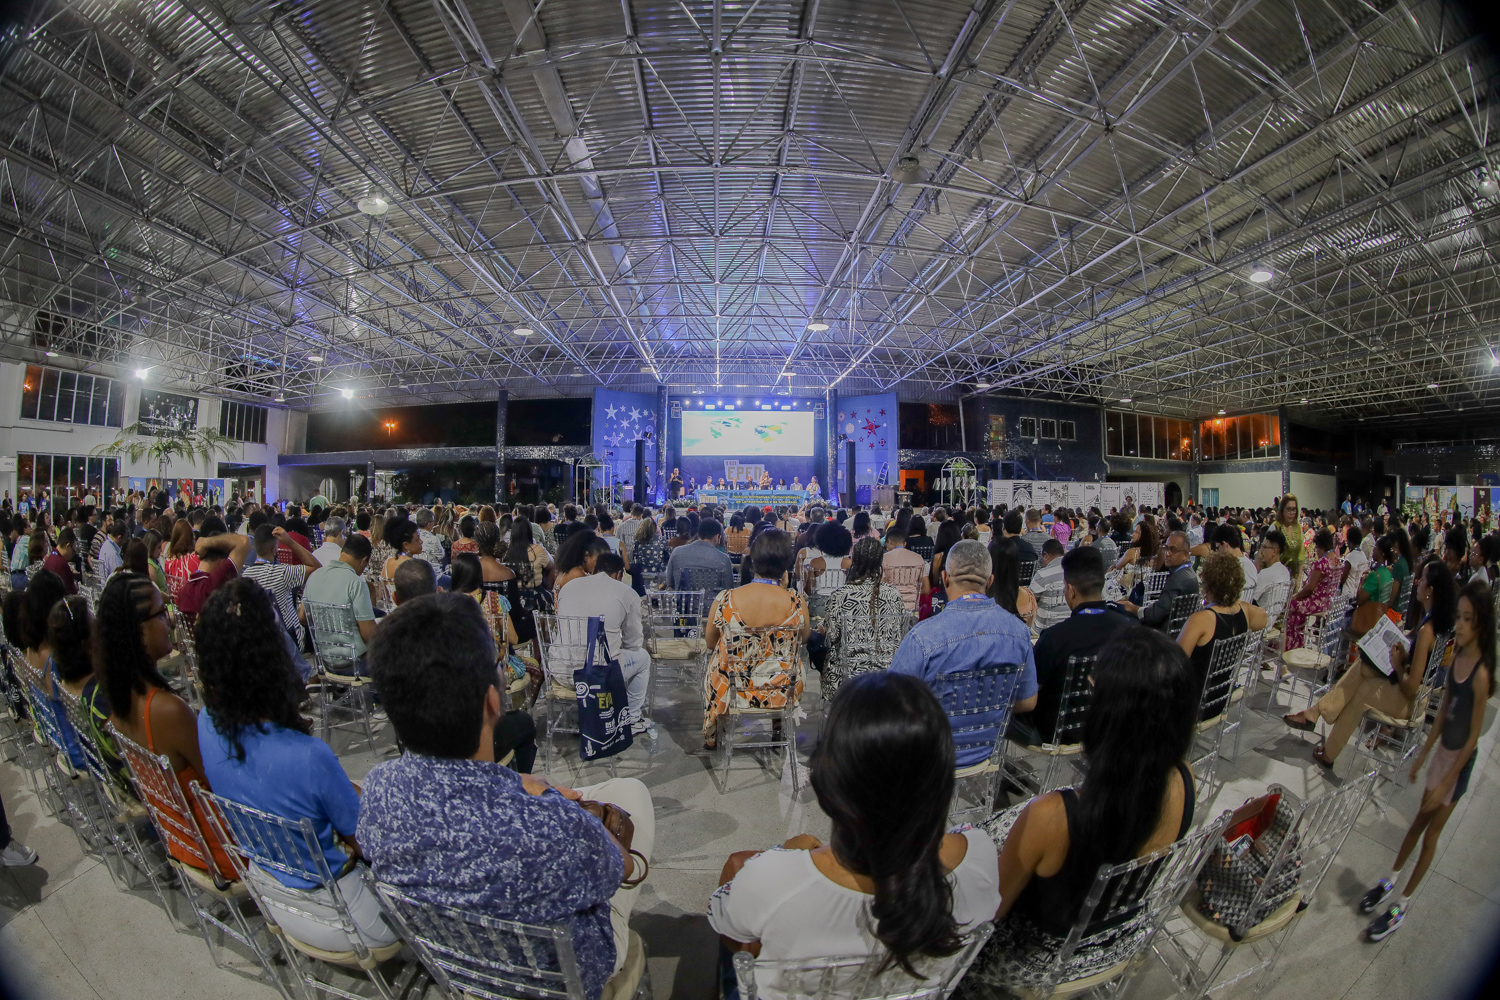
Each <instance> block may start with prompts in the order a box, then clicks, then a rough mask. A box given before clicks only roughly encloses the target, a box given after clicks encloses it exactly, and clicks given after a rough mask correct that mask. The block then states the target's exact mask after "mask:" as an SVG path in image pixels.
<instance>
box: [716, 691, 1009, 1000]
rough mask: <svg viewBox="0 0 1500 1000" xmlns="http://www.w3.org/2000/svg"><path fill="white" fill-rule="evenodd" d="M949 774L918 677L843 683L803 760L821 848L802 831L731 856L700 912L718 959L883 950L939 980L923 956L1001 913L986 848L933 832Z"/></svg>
mask: <svg viewBox="0 0 1500 1000" xmlns="http://www.w3.org/2000/svg"><path fill="white" fill-rule="evenodd" d="M953 767H954V765H953V738H952V735H951V734H950V731H949V726H948V718H947V716H946V715H945V714H944V712H943V707H942V705H940V704H939V703H938V700H937V698H936V697H935V696H934V695H933V694H932V692H931V690H929V689H928V687H927V685H926V684H924V683H923V682H922V681H921V680H919V679H917V678H913V677H907V676H904V675H900V674H892V673H889V672H885V671H877V672H872V673H867V674H861V675H859V676H858V677H855V678H853V679H851V680H849V681H848V682H847V683H845V684H844V685H843V686H842V687H841V688H840V689H839V693H838V697H837V698H835V699H834V701H833V704H832V705H831V706H830V707H829V710H828V719H827V722H826V723H824V727H823V738H822V740H820V741H819V743H818V746H817V749H815V750H814V751H813V759H812V763H811V771H812V786H813V791H814V792H815V793H816V794H817V796H818V805H819V806H821V807H822V809H823V812H824V813H826V814H827V815H828V816H829V817H830V819H831V820H832V821H833V833H832V835H831V838H830V842H829V843H828V844H823V843H821V842H820V841H819V840H818V839H817V838H816V837H812V836H810V835H808V834H803V835H801V836H798V837H793V838H792V839H791V840H789V841H787V842H786V843H785V844H783V845H782V846H781V847H779V848H772V849H771V850H769V851H765V852H762V853H756V852H753V851H743V852H740V853H738V854H734V855H731V856H730V858H729V861H728V862H727V863H726V864H725V865H724V872H723V875H722V878H721V880H720V886H719V890H718V891H717V892H715V893H714V895H713V898H712V899H711V900H710V901H709V904H708V921H709V923H710V924H711V925H712V926H713V928H714V930H716V931H718V932H719V934H720V935H721V940H722V941H723V943H724V947H725V948H726V949H727V951H726V952H725V958H727V957H728V952H733V951H749V952H750V953H751V954H753V955H757V956H759V957H760V958H762V959H766V960H778V959H815V958H841V957H849V956H860V955H874V954H884V955H887V956H888V957H890V958H891V959H892V960H893V961H894V962H896V963H898V964H899V965H901V966H902V967H904V968H906V969H908V970H912V969H916V970H918V971H921V972H923V973H925V974H927V975H931V974H933V973H934V972H936V971H938V969H934V968H932V965H933V964H934V963H933V960H935V959H938V960H940V959H941V958H943V957H945V956H948V955H952V954H954V953H955V952H956V951H957V950H958V948H959V946H960V940H959V939H960V936H961V935H963V934H965V933H967V932H968V931H970V930H972V929H974V928H975V927H978V926H979V925H980V924H983V923H985V922H987V921H990V920H993V919H994V918H995V913H996V911H997V910H998V909H999V907H1000V880H999V858H998V855H997V853H996V850H995V844H994V842H993V841H992V840H991V839H990V838H989V837H988V836H987V835H985V834H984V833H982V832H981V831H979V830H972V829H971V830H968V831H966V832H964V833H945V832H944V830H945V828H946V827H947V822H948V805H949V799H950V798H951V797H952V795H953ZM938 968H939V969H940V968H941V966H940V965H939V967H938ZM757 984H758V985H759V987H760V994H761V996H763V997H766V998H768V1000H781V998H783V997H785V996H786V995H787V991H786V990H785V989H783V988H782V984H781V983H779V982H778V981H776V980H775V978H774V977H767V978H760V977H758V978H757Z"/></svg>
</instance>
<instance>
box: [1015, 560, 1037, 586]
mask: <svg viewBox="0 0 1500 1000" xmlns="http://www.w3.org/2000/svg"><path fill="white" fill-rule="evenodd" d="M1035 575H1036V560H1035V559H1022V560H1020V565H1019V570H1018V578H1019V579H1020V582H1021V586H1023V587H1029V586H1031V578H1032V577H1033V576H1035Z"/></svg>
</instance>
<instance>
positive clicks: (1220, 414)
mask: <svg viewBox="0 0 1500 1000" xmlns="http://www.w3.org/2000/svg"><path fill="white" fill-rule="evenodd" d="M1228 412H1229V411H1228V410H1220V411H1219V416H1221V417H1222V416H1223V415H1224V414H1226V413H1228Z"/></svg>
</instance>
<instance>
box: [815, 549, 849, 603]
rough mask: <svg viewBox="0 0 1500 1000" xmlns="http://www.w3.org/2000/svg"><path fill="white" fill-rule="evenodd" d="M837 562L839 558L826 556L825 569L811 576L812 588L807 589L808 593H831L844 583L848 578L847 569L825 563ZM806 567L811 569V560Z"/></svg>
mask: <svg viewBox="0 0 1500 1000" xmlns="http://www.w3.org/2000/svg"><path fill="white" fill-rule="evenodd" d="M837 562H839V560H837V559H834V558H833V557H832V556H828V557H826V559H825V569H824V570H823V572H821V573H819V574H817V575H816V576H814V577H813V581H812V588H811V589H810V590H809V591H808V593H809V594H831V593H833V592H834V591H835V590H838V589H839V588H840V587H842V586H843V585H844V583H845V582H846V581H847V580H848V577H849V571H848V570H846V569H844V568H843V567H841V566H837V565H826V564H827V563H837ZM808 569H809V570H811V569H812V564H811V562H809V563H808Z"/></svg>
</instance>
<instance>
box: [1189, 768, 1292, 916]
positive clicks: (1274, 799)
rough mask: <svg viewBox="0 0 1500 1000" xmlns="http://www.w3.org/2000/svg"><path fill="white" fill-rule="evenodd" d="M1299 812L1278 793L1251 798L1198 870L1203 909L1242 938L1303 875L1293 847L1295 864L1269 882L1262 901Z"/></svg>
mask: <svg viewBox="0 0 1500 1000" xmlns="http://www.w3.org/2000/svg"><path fill="white" fill-rule="evenodd" d="M1295 819H1296V812H1295V810H1293V809H1292V807H1291V805H1289V804H1288V803H1287V802H1286V801H1285V800H1284V799H1283V798H1282V796H1281V793H1279V792H1272V793H1270V794H1268V795H1262V796H1260V797H1259V798H1255V799H1251V800H1249V801H1248V802H1246V803H1245V804H1244V805H1242V806H1240V807H1239V809H1237V810H1235V813H1234V815H1233V816H1232V817H1231V818H1230V822H1229V828H1228V829H1227V830H1225V831H1224V839H1223V840H1221V841H1219V842H1218V843H1217V844H1215V845H1214V852H1213V854H1212V855H1210V856H1209V859H1208V861H1207V862H1206V863H1205V864H1204V865H1203V868H1202V869H1200V870H1199V872H1198V893H1199V899H1198V912H1200V913H1202V914H1203V915H1204V916H1206V917H1208V918H1209V919H1210V920H1212V921H1213V922H1214V923H1216V924H1220V925H1222V926H1224V927H1227V928H1228V929H1229V936H1230V937H1232V938H1234V939H1235V940H1236V941H1239V940H1241V939H1242V938H1243V937H1244V935H1245V931H1246V930H1248V929H1249V928H1251V927H1254V926H1255V925H1256V924H1258V923H1260V922H1261V921H1262V920H1264V919H1266V917H1268V916H1270V914H1271V911H1272V910H1273V909H1275V908H1276V907H1277V906H1279V905H1280V904H1281V901H1282V900H1283V897H1284V896H1286V894H1287V893H1288V892H1289V891H1290V890H1291V889H1292V887H1293V886H1295V885H1296V884H1297V882H1298V879H1299V877H1300V874H1301V867H1302V859H1301V852H1300V851H1298V850H1297V847H1296V845H1295V844H1293V845H1292V848H1291V850H1292V852H1293V853H1292V863H1291V865H1290V866H1289V867H1288V868H1287V869H1285V870H1284V871H1283V872H1282V874H1281V876H1280V881H1279V884H1277V885H1273V886H1270V887H1269V888H1268V889H1267V890H1266V892H1265V894H1264V895H1263V896H1262V898H1261V901H1260V902H1259V903H1256V902H1255V897H1256V892H1257V891H1258V890H1259V889H1260V888H1261V886H1262V884H1264V882H1265V880H1266V876H1267V875H1268V874H1269V873H1270V869H1271V863H1272V862H1273V861H1274V860H1275V859H1276V855H1277V852H1279V851H1280V850H1281V846H1282V844H1283V843H1284V842H1285V841H1286V838H1287V835H1288V834H1289V833H1290V832H1291V829H1292V823H1293V821H1294V820H1295Z"/></svg>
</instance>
